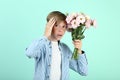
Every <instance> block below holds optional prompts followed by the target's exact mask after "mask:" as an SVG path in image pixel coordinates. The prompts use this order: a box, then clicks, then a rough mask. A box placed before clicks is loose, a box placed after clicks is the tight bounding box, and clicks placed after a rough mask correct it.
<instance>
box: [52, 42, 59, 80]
mask: <svg viewBox="0 0 120 80" xmlns="http://www.w3.org/2000/svg"><path fill="white" fill-rule="evenodd" d="M51 57H52V58H51V59H52V61H51V70H50V80H60V79H61V53H60V50H59V47H58V42H52V56H51Z"/></svg>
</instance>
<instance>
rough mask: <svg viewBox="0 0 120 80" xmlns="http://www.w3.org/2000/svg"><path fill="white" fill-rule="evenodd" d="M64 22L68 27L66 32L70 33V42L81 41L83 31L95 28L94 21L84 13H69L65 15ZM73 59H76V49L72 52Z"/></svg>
mask: <svg viewBox="0 0 120 80" xmlns="http://www.w3.org/2000/svg"><path fill="white" fill-rule="evenodd" d="M66 22H67V25H68V31H70V32H71V35H72V40H73V41H74V40H76V39H79V40H81V39H83V38H85V36H84V35H83V33H84V31H85V30H86V29H88V28H90V26H94V27H96V20H95V19H94V20H92V19H91V18H90V17H89V16H88V15H85V14H84V13H71V14H67V18H66ZM72 58H73V59H78V49H77V48H74V52H73V55H72Z"/></svg>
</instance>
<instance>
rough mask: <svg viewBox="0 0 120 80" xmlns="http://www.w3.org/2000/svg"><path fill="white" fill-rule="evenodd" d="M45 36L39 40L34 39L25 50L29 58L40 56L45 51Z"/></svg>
mask: <svg viewBox="0 0 120 80" xmlns="http://www.w3.org/2000/svg"><path fill="white" fill-rule="evenodd" d="M44 39H45V38H44V37H43V38H40V39H39V40H34V41H33V42H32V43H31V44H30V45H29V46H28V47H27V48H26V50H25V54H26V56H28V57H29V58H40V57H41V54H42V52H43V50H44V49H43V46H44Z"/></svg>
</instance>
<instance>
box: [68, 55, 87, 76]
mask: <svg viewBox="0 0 120 80" xmlns="http://www.w3.org/2000/svg"><path fill="white" fill-rule="evenodd" d="M69 67H70V68H71V69H72V70H74V71H76V72H77V73H79V74H80V75H82V76H86V75H87V74H88V62H87V58H86V55H85V53H84V54H79V58H78V60H74V59H71V60H70V64H69Z"/></svg>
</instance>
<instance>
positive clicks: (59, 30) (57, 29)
mask: <svg viewBox="0 0 120 80" xmlns="http://www.w3.org/2000/svg"><path fill="white" fill-rule="evenodd" d="M65 31H66V22H65V21H60V22H56V23H55V25H54V26H53V29H52V38H53V40H54V41H58V40H60V39H61V38H62V37H63V35H64V34H65Z"/></svg>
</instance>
